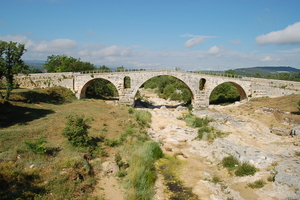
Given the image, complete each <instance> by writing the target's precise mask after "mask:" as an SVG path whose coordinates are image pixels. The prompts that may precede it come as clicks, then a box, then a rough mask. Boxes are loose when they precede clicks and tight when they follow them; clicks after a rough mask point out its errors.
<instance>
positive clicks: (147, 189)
mask: <svg viewBox="0 0 300 200" xmlns="http://www.w3.org/2000/svg"><path fill="white" fill-rule="evenodd" d="M134 143H135V145H137V147H136V148H135V150H134V151H133V152H132V154H131V155H132V156H131V158H130V159H129V161H128V162H129V168H128V175H127V176H126V177H125V178H124V180H125V182H126V188H127V189H128V191H129V193H128V195H127V199H142V200H147V199H149V200H150V199H152V197H153V195H154V185H155V181H156V178H157V176H156V168H155V165H154V163H155V161H156V160H157V159H159V158H161V157H162V155H163V154H162V151H161V149H160V147H159V145H158V143H156V142H152V141H147V142H145V143H144V144H143V145H141V144H139V142H137V143H136V142H134Z"/></svg>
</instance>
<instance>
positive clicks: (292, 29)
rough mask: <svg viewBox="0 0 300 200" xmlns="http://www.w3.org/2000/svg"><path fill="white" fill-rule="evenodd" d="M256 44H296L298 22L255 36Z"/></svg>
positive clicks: (299, 32)
mask: <svg viewBox="0 0 300 200" xmlns="http://www.w3.org/2000/svg"><path fill="white" fill-rule="evenodd" d="M255 40H256V43H257V44H261V45H263V44H271V43H275V44H297V43H300V22H296V23H294V24H293V25H289V26H288V27H286V28H285V29H283V30H279V31H273V32H270V33H268V34H266V35H260V36H258V37H256V39H255Z"/></svg>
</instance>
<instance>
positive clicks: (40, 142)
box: [24, 135, 47, 154]
mask: <svg viewBox="0 0 300 200" xmlns="http://www.w3.org/2000/svg"><path fill="white" fill-rule="evenodd" d="M46 143H47V141H46V139H45V136H44V135H42V136H40V137H39V138H37V139H35V140H34V141H24V144H25V145H26V147H27V148H28V149H29V150H31V151H32V152H34V153H37V154H44V153H46V151H47V149H46V148H45V144H46Z"/></svg>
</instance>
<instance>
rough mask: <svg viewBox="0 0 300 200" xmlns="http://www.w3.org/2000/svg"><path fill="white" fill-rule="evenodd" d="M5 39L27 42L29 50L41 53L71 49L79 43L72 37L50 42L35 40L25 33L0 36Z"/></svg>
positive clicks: (0, 38)
mask: <svg viewBox="0 0 300 200" xmlns="http://www.w3.org/2000/svg"><path fill="white" fill-rule="evenodd" d="M0 40H3V41H7V42H8V41H13V42H18V43H21V44H25V48H26V49H27V50H28V51H33V52H39V53H56V54H59V53H63V52H65V51H66V50H71V49H74V48H76V47H77V43H76V42H75V41H74V40H70V39H55V40H52V41H50V42H47V41H39V42H35V41H33V40H30V39H28V38H27V37H26V36H25V35H14V36H12V35H7V36H3V37H0Z"/></svg>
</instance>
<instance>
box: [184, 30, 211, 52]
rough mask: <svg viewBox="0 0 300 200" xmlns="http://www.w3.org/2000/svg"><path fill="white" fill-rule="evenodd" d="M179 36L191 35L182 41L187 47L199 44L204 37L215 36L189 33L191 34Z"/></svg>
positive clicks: (186, 35)
mask: <svg viewBox="0 0 300 200" xmlns="http://www.w3.org/2000/svg"><path fill="white" fill-rule="evenodd" d="M181 37H192V39H189V40H188V41H186V42H185V43H184V46H185V47H187V48H191V47H193V46H195V45H196V44H200V43H202V42H204V41H205V39H206V38H214V37H215V36H203V35H191V34H188V33H187V34H184V35H181Z"/></svg>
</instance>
